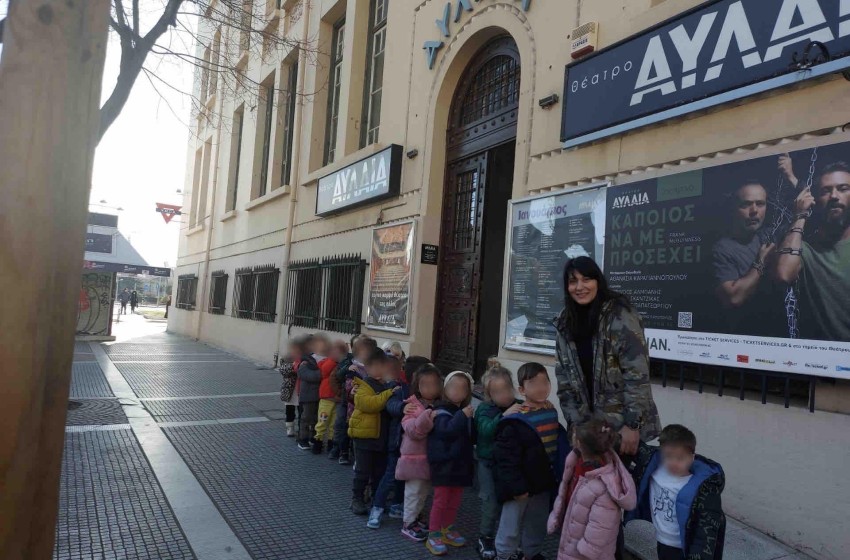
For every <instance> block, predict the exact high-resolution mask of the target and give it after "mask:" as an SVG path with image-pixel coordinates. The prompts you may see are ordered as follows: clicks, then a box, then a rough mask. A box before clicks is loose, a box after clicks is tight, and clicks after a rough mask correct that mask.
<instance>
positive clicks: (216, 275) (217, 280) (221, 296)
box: [208, 270, 227, 315]
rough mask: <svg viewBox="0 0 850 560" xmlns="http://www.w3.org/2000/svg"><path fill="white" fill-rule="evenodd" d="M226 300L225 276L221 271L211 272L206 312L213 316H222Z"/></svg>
mask: <svg viewBox="0 0 850 560" xmlns="http://www.w3.org/2000/svg"><path fill="white" fill-rule="evenodd" d="M226 299H227V274H225V273H224V271H223V270H219V271H216V272H213V273H212V275H211V276H210V305H209V308H208V311H209V312H210V313H212V314H213V315H224V304H225V300H226Z"/></svg>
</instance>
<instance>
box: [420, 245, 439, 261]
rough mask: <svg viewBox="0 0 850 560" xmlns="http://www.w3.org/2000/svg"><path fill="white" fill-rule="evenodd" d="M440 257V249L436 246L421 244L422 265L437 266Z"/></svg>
mask: <svg viewBox="0 0 850 560" xmlns="http://www.w3.org/2000/svg"><path fill="white" fill-rule="evenodd" d="M439 257H440V248H439V247H438V246H437V245H427V244H424V243H423V244H422V257H421V258H420V262H421V263H422V264H437V263H438V262H439Z"/></svg>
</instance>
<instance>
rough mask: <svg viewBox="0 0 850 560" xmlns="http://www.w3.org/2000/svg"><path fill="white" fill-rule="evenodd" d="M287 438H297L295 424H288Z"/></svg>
mask: <svg viewBox="0 0 850 560" xmlns="http://www.w3.org/2000/svg"><path fill="white" fill-rule="evenodd" d="M286 437H295V422H287V423H286Z"/></svg>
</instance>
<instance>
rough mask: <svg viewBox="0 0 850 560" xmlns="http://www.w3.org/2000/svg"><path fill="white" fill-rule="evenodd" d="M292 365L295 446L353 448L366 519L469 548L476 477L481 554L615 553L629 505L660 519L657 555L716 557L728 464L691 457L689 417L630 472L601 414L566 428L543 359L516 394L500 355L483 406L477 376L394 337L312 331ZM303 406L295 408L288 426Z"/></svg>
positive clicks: (580, 556) (344, 457)
mask: <svg viewBox="0 0 850 560" xmlns="http://www.w3.org/2000/svg"><path fill="white" fill-rule="evenodd" d="M285 364H286V366H287V367H285V368H282V371H284V370H285V371H292V372H296V373H295V375H296V376H297V382H296V383H297V388H296V390H295V392H296V393H297V396H298V404H297V409H298V410H299V411H300V415H299V418H300V420H299V428H298V430H297V437H298V447H299V448H300V449H303V450H305V451H307V450H310V451H312V452H313V453H315V454H317V455H318V454H321V453H322V452H323V451H324V450H325V448H327V450H328V456H329V458H330V459H332V460H336V461H338V462H339V463H340V464H343V465H348V464H351V461H352V458H353V462H354V478H353V482H352V499H351V510H352V512H353V513H355V514H357V515H366V514H368V521H367V523H366V526H367V527H368V528H370V529H378V528H380V526H381V523H382V520H383V518H384V517H385V516H387V517H390V518H396V519H401V520H402V528H401V534H402V535H403V536H404V537H406V538H408V539H411V540H413V541H417V542H423V541H424V543H425V546H426V548H427V549H428V551H430V552H431V554H433V555H437V556H441V555H445V554H447V553H448V551H449V549H450V548H452V547H461V546H464V545H465V544H466V539H465V538H464V537H463V536H461V535H460V534H459V533H458V532H457V531H456V530H455V528H454V523H455V519H456V517H457V513H458V509H459V508H460V504H461V500H462V497H463V493H464V489H465V488H468V487H471V486H472V485H473V481H474V479H476V478H477V485H478V490H479V498H480V505H481V521H480V527H479V536H478V542H477V548H478V552H479V555H480V556H481V558H483V559H485V560H493V559H497V558H498V559H501V560H506V559H516V560H522V559H525V560H540V559H542V558H543V556H542V554H541V550H542V548H543V543H544V540H545V537H546V535H547V533H548V534H554V533H560V544H559V547H558V559H559V560H613V559H614V557H615V550H616V549H617V547H618V536H619V535H620V534H621V526H622V520H623V513H624V512H628V513H627V515H626V519H627V520H629V519H635V518H643V519H646V520H650V521H652V522H653V523H654V524H655V526H656V530H657V534H658V551H659V557H660V560H673V559H676V560H682V559H683V558H686V557H687V558H700V559H701V560H703V559H704V560H715V559H719V558H721V555H722V549H723V533H724V527H725V518H724V517H723V513H722V510H721V508H720V492H721V491H722V489H723V471H722V469H721V468H720V466H719V465H717V463H714V462H712V461H710V460H707V459H705V458H702V457H700V456H698V455H696V454H695V446H696V439H695V437H694V435H693V434H692V433H691V432H690V431H689V430H688V429H687V428H685V427H683V426H679V425H672V426H668V427H667V428H665V430H664V431H663V432H662V434H661V445H660V449H656V448H652V447H649V446H646V445H643V444H642V445H641V449H640V452H639V454H638V456H637V457H636V458H635V459H634V466H633V468H632V472H630V471H629V470H628V469H627V468H626V465H624V464H623V462H622V461H621V459H620V457H619V456H618V455H617V453H616V451H615V446H616V443H617V439H618V434H617V432H616V431H615V430H614V429H613V427H612V426H611V425H610V424H609V423H608V422H607V421H606V420H604V419H599V418H595V419H591V420H589V421H587V422H584V423H582V424H580V425H577V426H575V427H574V429H573V430H572V434H571V435H570V436H568V435H567V433H566V431H565V430H564V428H563V427H562V426H561V425H560V423H559V420H558V413H557V411H556V410H555V408H554V407H553V406H552V404H551V403H550V401H549V395H550V392H551V383H550V380H549V374H548V372H547V371H546V368H545V367H544V366H542V365H541V364H538V363H527V364H524V365H523V366H521V367H520V368H519V369H518V370H517V375H516V379H517V388H516V389H518V392H519V395H520V396H521V397H522V399H523V400H522V401H520V400H518V399H517V395H516V391H515V387H514V382H513V379H514V376H513V375H512V373H511V372H510V371H508V370H507V369H505V368H503V367H502V366H501V365H499V364H498V363H497V362H495V360H493V361H492V363H490V364H488V371H487V373H486V374H485V375H484V377H483V379H482V381H483V388H484V397H485V398H484V400H483V402H481V403H480V404H478V406H477V407H476V408H473V406H472V400H473V395H472V389H473V384H474V381H473V378H472V376H471V375H470V374H469V373H466V372H462V371H453V372H451V373H449V374H448V375H446V376H445V377H444V376H443V374H442V372H441V371H440V370H439V369H438V368H437V367H436V366H434V365H433V364H431V363H430V362H429V360H428V359H427V358H422V357H416V356H411V357H409V358H408V357H405V355H404V352H403V351H402V349H401V347H400V345H398V344H397V343H396V344H392V345H389V346H387V347H385V348H383V349H382V348H379V347H378V344H377V342H376V341H375V340H374V339H371V338H369V337H365V336H358V337H355V338H353V339H352V341H351V346H350V351H349V346H348V344H346V343H344V342H333V343H331V341H330V340H329V339H327V338H326V337H325V336H323V335H311V336H307V337H303V338H301V339H297V340H294V341H293V342H292V343H291V346H290V350H289V357H288V359H286V360H285ZM290 406H291V407H292V408H291V409H290ZM295 416H296V415H295V405H289V406H288V407H287V422H288V426H287V429H288V433H289V435H292V436H295V435H296V433H295V429H294V424H293V423H294V421H295ZM476 466H477V468H476ZM429 496H431V497H432V504H431V510H430V515H429V517H428V519H427V521H426V520H424V519H423V515H422V513H423V510H424V508H425V505H426V501H427V499H428V497H429ZM685 515H686V518H685V519H682V517H683V516H685Z"/></svg>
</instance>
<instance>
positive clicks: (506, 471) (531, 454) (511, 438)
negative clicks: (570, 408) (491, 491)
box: [493, 414, 570, 503]
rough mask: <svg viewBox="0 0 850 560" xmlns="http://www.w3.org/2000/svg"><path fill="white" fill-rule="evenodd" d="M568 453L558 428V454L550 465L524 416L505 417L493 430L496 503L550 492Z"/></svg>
mask: <svg viewBox="0 0 850 560" xmlns="http://www.w3.org/2000/svg"><path fill="white" fill-rule="evenodd" d="M569 452H570V445H569V439H568V437H567V432H566V430H564V428H563V426H561V425H560V424H559V425H558V454H557V458H556V460H555V461H556V464H554V465H553V464H552V460H551V459H550V458H549V454H548V453H546V447H545V446H544V444H543V440H541V439H540V435H539V434H538V433H537V430H535V429H534V426H532V425H531V423H530V422H529V421H528V420H527V419H526V417H525V415H524V414H511V415H510V416H505V417H504V418H502V420H501V421H500V422H499V424H498V426H497V427H496V437H495V443H494V444H493V465H494V466H493V477H494V479H495V481H496V499H498V500H499V502H500V503H505V502H509V501H511V500H513V499H514V498H516V497H517V496H521V495H523V494H529V495H530V496H533V495H535V494H542V493H543V492H551V491H553V490H554V489H555V487H556V486H557V485H558V481H559V480H560V479H561V470H560V465H563V464H564V461H565V459H566V457H567V454H568V453H569Z"/></svg>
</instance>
